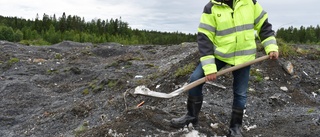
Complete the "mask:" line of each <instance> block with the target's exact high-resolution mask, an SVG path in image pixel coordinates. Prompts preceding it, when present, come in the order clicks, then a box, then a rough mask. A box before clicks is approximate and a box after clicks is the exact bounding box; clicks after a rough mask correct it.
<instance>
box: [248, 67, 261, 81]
mask: <svg viewBox="0 0 320 137" xmlns="http://www.w3.org/2000/svg"><path fill="white" fill-rule="evenodd" d="M250 76H253V77H254V78H255V80H254V82H262V81H263V75H262V73H261V72H259V71H257V70H256V69H251V70H250Z"/></svg>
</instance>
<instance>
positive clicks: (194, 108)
mask: <svg viewBox="0 0 320 137" xmlns="http://www.w3.org/2000/svg"><path fill="white" fill-rule="evenodd" d="M274 34H275V33H274V31H273V30H272V25H271V24H270V23H269V22H268V14H267V12H266V11H264V10H263V8H262V7H261V5H260V4H259V3H258V2H257V1H256V0H211V1H210V2H209V3H208V4H207V5H206V6H205V7H204V10H203V13H202V15H201V19H200V25H199V27H198V37H197V42H198V47H199V52H200V55H201V58H200V62H201V63H200V64H199V65H198V67H196V69H195V71H194V72H193V73H192V75H191V77H190V82H193V81H196V80H198V79H200V78H203V77H205V79H206V81H213V80H216V78H217V76H216V73H217V71H218V70H220V69H221V68H222V67H224V66H225V65H227V64H228V65H232V66H233V65H238V64H242V63H245V62H248V61H251V60H254V59H255V57H256V41H255V35H257V36H258V38H259V39H260V41H261V43H262V45H263V46H264V49H265V52H266V54H268V55H269V56H270V59H278V56H279V54H278V46H277V43H276V39H275V35H274ZM249 73H250V66H248V67H244V68H242V69H238V70H236V71H233V72H232V74H233V94H234V97H233V105H232V113H231V121H230V128H229V135H228V136H242V133H241V132H240V127H241V126H242V118H243V110H244V109H245V104H246V99H247V89H248V83H249ZM202 87H203V84H200V85H199V86H196V87H194V88H192V89H190V90H189V91H188V93H189V95H188V100H187V111H188V112H187V113H186V114H185V115H184V116H182V117H180V118H174V119H172V120H171V124H172V126H174V127H184V126H185V125H188V124H189V123H192V124H193V125H194V126H196V125H197V124H198V114H199V112H200V109H201V106H202V101H203V93H202Z"/></svg>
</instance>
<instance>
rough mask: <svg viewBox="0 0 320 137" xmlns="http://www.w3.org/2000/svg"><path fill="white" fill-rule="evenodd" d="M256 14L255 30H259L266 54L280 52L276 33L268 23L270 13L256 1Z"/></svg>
mask: <svg viewBox="0 0 320 137" xmlns="http://www.w3.org/2000/svg"><path fill="white" fill-rule="evenodd" d="M254 12H255V13H254V17H255V21H254V29H255V30H257V34H258V37H259V39H260V41H261V43H262V45H263V47H264V49H265V52H266V53H267V54H269V52H271V51H278V46H277V42H276V38H275V33H274V31H273V30H272V25H271V23H269V22H268V13H267V12H266V11H264V10H263V9H262V7H261V5H260V4H259V3H258V2H256V1H254Z"/></svg>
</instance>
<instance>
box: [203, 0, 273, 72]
mask: <svg viewBox="0 0 320 137" xmlns="http://www.w3.org/2000/svg"><path fill="white" fill-rule="evenodd" d="M255 33H257V35H258V37H259V39H260V40H261V42H262V45H263V46H264V48H265V51H266V53H267V54H268V53H269V52H270V51H278V46H277V43H276V39H275V37H274V31H273V30H272V26H271V24H270V23H268V15H267V13H266V12H265V11H264V10H263V9H262V7H261V6H260V4H259V3H257V2H256V1H255V0H234V1H233V7H230V6H228V5H227V4H225V3H223V2H221V1H219V0H211V1H210V2H209V3H208V4H207V5H206V6H205V8H204V11H203V13H202V15H201V19H200V25H199V27H198V38H197V39H198V46H199V51H200V54H201V58H200V61H201V64H202V68H203V70H204V73H205V75H207V74H211V73H215V72H217V68H216V65H215V58H217V59H219V60H221V61H224V62H226V63H228V64H230V65H238V64H242V63H245V62H248V61H251V60H253V59H255V55H256V42H255Z"/></svg>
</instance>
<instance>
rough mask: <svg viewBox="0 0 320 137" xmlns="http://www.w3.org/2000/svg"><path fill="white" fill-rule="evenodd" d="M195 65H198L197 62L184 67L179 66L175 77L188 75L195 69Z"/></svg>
mask: <svg viewBox="0 0 320 137" xmlns="http://www.w3.org/2000/svg"><path fill="white" fill-rule="evenodd" d="M195 67H196V65H195V63H189V64H187V65H185V66H184V67H182V68H179V69H178V70H177V71H176V72H175V73H174V76H175V77H179V76H186V75H188V74H190V73H191V72H192V71H193V70H194V69H195Z"/></svg>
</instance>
